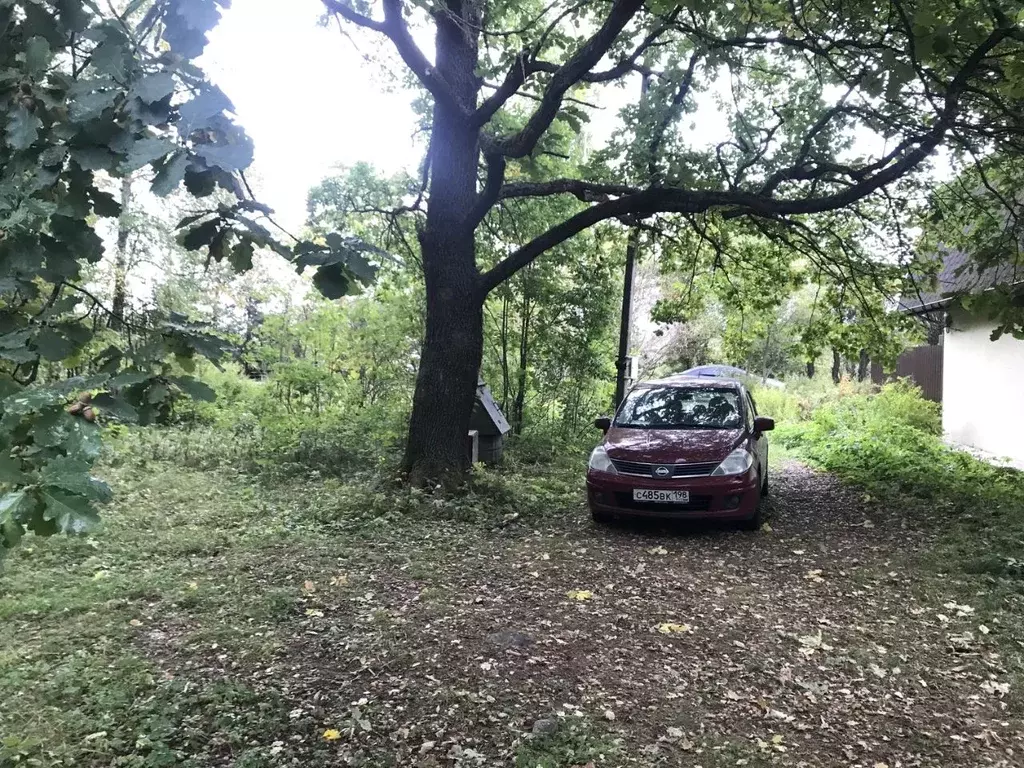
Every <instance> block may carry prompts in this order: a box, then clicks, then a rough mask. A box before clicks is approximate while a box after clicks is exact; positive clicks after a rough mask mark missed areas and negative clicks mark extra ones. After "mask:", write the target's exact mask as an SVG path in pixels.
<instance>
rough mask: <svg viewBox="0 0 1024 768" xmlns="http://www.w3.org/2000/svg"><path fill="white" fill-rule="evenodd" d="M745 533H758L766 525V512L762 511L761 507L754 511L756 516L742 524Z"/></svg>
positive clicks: (758, 506)
mask: <svg viewBox="0 0 1024 768" xmlns="http://www.w3.org/2000/svg"><path fill="white" fill-rule="evenodd" d="M740 525H741V526H742V528H743V530H745V531H757V530H760V528H761V526H762V525H764V512H762V511H761V505H760V504H758V505H757V509H756V510H754V514H753V515H751V516H750V517H748V518H747V519H746V520H744V521H743V522H742V523H741V524H740Z"/></svg>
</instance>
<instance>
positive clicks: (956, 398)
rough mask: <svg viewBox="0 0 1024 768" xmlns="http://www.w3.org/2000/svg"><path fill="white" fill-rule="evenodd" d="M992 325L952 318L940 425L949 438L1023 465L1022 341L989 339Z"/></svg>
mask: <svg viewBox="0 0 1024 768" xmlns="http://www.w3.org/2000/svg"><path fill="white" fill-rule="evenodd" d="M991 332H992V323H991V322H987V321H983V320H980V319H978V318H976V317H972V316H971V315H970V314H968V313H966V312H964V311H963V310H954V311H953V312H952V314H951V326H950V328H948V329H947V330H946V334H945V340H944V343H945V360H944V363H943V368H942V389H943V397H942V427H943V429H944V430H945V432H946V434H947V435H948V436H949V438H950V439H952V440H953V441H955V442H957V443H963V444H965V445H971V446H974V447H975V448H980V449H982V450H983V451H988V452H989V453H992V454H995V455H996V456H999V457H1004V456H1005V457H1007V458H1010V459H1012V460H1013V461H1014V463H1021V462H1024V341H1021V340H1019V339H1014V338H1013V337H1011V336H1008V335H1005V336H1003V337H1002V338H1000V339H999V340H998V341H991V340H990V339H989V334H991Z"/></svg>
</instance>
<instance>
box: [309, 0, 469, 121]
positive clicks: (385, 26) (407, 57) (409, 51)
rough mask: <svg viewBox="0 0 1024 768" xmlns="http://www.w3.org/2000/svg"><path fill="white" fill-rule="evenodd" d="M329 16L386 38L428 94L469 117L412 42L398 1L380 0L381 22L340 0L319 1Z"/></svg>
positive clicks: (400, 1)
mask: <svg viewBox="0 0 1024 768" xmlns="http://www.w3.org/2000/svg"><path fill="white" fill-rule="evenodd" d="M322 2H323V4H324V6H325V7H326V8H327V10H328V11H329V12H330V13H334V14H337V15H338V16H341V17H342V18H343V19H345V20H346V21H349V22H352V23H353V24H357V25H359V26H361V27H364V28H366V29H372V30H373V31H374V32H380V33H381V34H383V35H386V36H387V37H388V39H389V40H391V42H392V43H393V44H394V46H395V49H396V50H397V51H398V55H399V56H401V57H402V61H404V62H405V65H406V66H407V67H409V69H410V70H411V71H412V73H413V74H414V75H416V77H417V78H418V79H419V81H420V82H421V83H422V84H423V87H424V88H426V89H427V90H428V91H430V94H431V95H432V96H433V97H434V98H435V99H437V100H438V101H439V102H441V103H442V104H444V105H445V106H446V107H447V108H449V109H453V110H455V111H456V112H457V113H461V114H463V115H465V116H467V117H468V116H469V115H470V113H471V109H472V106H473V105H470V104H460V103H459V101H458V100H457V99H456V98H455V96H454V94H453V93H452V89H451V87H450V86H449V85H448V83H447V82H445V79H444V78H443V77H441V75H440V74H438V72H437V70H436V69H435V68H434V66H433V65H432V64H431V63H430V62H429V61H428V60H427V57H426V56H424V55H423V51H421V50H420V49H419V47H418V46H417V45H416V41H415V40H413V39H412V35H411V34H409V27H408V26H406V23H405V20H404V19H403V18H402V0H384V20H383V21H377V20H375V19H371V18H370V17H369V16H365V15H363V14H361V13H359V12H357V11H355V10H354V9H352V8H350V7H349V6H347V5H345V3H344V2H343V0H322Z"/></svg>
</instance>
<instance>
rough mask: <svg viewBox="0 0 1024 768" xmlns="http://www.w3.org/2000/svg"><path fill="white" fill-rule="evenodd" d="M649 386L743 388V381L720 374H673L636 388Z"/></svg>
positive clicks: (638, 385)
mask: <svg viewBox="0 0 1024 768" xmlns="http://www.w3.org/2000/svg"><path fill="white" fill-rule="evenodd" d="M648 387H679V388H680V389H690V388H692V389H743V384H742V382H739V381H736V380H735V379H727V378H723V377H720V376H686V375H684V374H678V373H677V374H673V375H672V376H665V377H664V378H661V379H652V380H651V381H641V382H638V383H637V385H636V387H635V389H646V388H648Z"/></svg>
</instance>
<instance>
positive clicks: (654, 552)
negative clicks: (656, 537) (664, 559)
mask: <svg viewBox="0 0 1024 768" xmlns="http://www.w3.org/2000/svg"><path fill="white" fill-rule="evenodd" d="M647 551H648V552H650V553H651V554H652V555H667V554H668V550H667V549H665V548H664V547H662V546H657V547H651V548H650V549H648V550H647Z"/></svg>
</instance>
